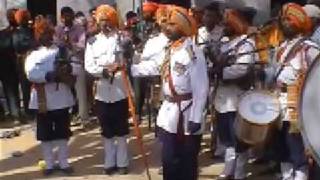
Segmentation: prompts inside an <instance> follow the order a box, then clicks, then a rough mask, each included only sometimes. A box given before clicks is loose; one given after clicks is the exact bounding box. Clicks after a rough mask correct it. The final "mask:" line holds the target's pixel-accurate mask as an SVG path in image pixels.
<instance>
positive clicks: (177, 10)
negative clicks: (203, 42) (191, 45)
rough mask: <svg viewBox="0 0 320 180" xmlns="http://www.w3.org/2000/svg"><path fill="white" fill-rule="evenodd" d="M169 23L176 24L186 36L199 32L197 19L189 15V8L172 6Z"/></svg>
mask: <svg viewBox="0 0 320 180" xmlns="http://www.w3.org/2000/svg"><path fill="white" fill-rule="evenodd" d="M168 23H174V24H176V25H177V26H178V28H179V30H180V32H182V33H183V35H185V36H193V35H195V34H196V33H197V24H196V21H195V19H194V18H193V17H191V16H190V15H189V12H188V10H187V9H185V8H182V7H179V6H170V8H169V16H168Z"/></svg>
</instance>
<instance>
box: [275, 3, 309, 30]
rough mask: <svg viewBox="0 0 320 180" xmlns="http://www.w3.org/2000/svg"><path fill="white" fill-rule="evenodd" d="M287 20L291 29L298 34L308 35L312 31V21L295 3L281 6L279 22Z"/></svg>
mask: <svg viewBox="0 0 320 180" xmlns="http://www.w3.org/2000/svg"><path fill="white" fill-rule="evenodd" d="M284 19H285V20H287V21H288V22H289V24H290V26H291V27H292V28H294V29H295V30H297V31H298V32H299V33H309V32H310V31H311V29H312V21H311V19H310V17H309V16H308V15H307V13H306V12H305V10H304V9H303V7H302V6H300V5H299V4H296V3H287V4H285V5H283V7H282V11H281V20H284Z"/></svg>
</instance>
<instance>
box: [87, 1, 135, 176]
mask: <svg viewBox="0 0 320 180" xmlns="http://www.w3.org/2000/svg"><path fill="white" fill-rule="evenodd" d="M96 20H97V23H98V26H99V28H100V32H99V33H98V34H97V35H95V36H94V37H92V38H91V39H89V40H88V44H87V47H86V51H85V69H86V71H87V72H88V73H90V74H91V75H92V76H94V77H95V78H96V82H95V83H96V86H95V89H96V94H95V110H96V115H97V117H98V119H99V121H100V125H101V129H102V132H101V134H102V136H103V140H104V150H105V160H104V172H105V174H108V175H111V174H113V173H114V172H116V171H118V172H119V173H120V174H127V173H128V166H129V156H128V144H127V135H128V134H129V123H128V116H129V111H128V110H129V107H128V98H127V97H128V95H127V92H126V89H125V85H124V82H123V79H122V78H123V77H122V76H121V72H120V67H119V66H118V65H119V63H120V62H119V61H120V60H121V55H120V54H121V52H120V49H121V48H120V44H121V41H122V40H123V39H122V37H121V34H120V33H119V31H118V23H119V22H118V16H117V12H116V10H115V9H114V8H113V7H111V6H109V5H101V6H99V7H98V8H97V10H96ZM119 53H120V54H119ZM123 53H125V52H123Z"/></svg>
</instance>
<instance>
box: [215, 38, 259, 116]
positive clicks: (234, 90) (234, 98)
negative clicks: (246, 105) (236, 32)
mask: <svg viewBox="0 0 320 180" xmlns="http://www.w3.org/2000/svg"><path fill="white" fill-rule="evenodd" d="M246 37H247V36H246V35H243V36H239V37H237V38H235V39H233V40H231V41H229V42H226V43H224V44H223V45H222V47H221V51H222V52H229V50H230V49H234V50H233V51H231V52H230V53H229V54H238V53H244V52H250V51H253V50H254V49H255V45H254V42H253V41H252V40H251V39H246V40H245V41H242V40H243V39H244V38H246ZM239 42H240V43H239ZM256 57H257V55H256V54H248V55H243V56H239V57H236V62H235V64H233V65H231V66H227V67H225V68H223V72H222V76H223V77H222V78H223V79H224V80H232V79H237V78H240V77H242V76H243V75H245V74H246V73H247V72H248V67H249V66H248V65H244V64H237V63H248V64H249V63H253V62H254V61H255V58H256ZM242 94H243V90H242V89H241V88H239V87H238V86H237V85H232V84H228V85H224V84H223V83H220V85H219V87H218V89H217V94H216V96H215V100H214V101H215V102H214V103H215V108H216V110H217V111H218V112H219V113H227V112H234V111H237V106H238V101H239V97H240V96H241V95H242Z"/></svg>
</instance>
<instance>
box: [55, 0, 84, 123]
mask: <svg viewBox="0 0 320 180" xmlns="http://www.w3.org/2000/svg"><path fill="white" fill-rule="evenodd" d="M74 16H75V15H74V11H73V9H71V8H70V7H67V6H66V7H62V8H61V22H62V24H61V25H58V26H57V27H56V34H55V39H54V40H55V43H56V44H57V45H58V46H59V47H64V48H66V49H67V51H68V54H69V56H77V57H78V59H80V60H81V62H83V56H84V49H85V43H86V32H85V29H84V27H83V26H81V25H79V24H76V23H75V21H74ZM74 88H75V91H76V97H77V105H78V114H79V117H80V120H81V123H82V124H83V125H84V124H86V123H87V121H88V119H89V110H88V100H87V92H86V72H85V70H84V67H83V68H81V71H80V74H79V76H78V77H77V82H76V84H75V87H74Z"/></svg>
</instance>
